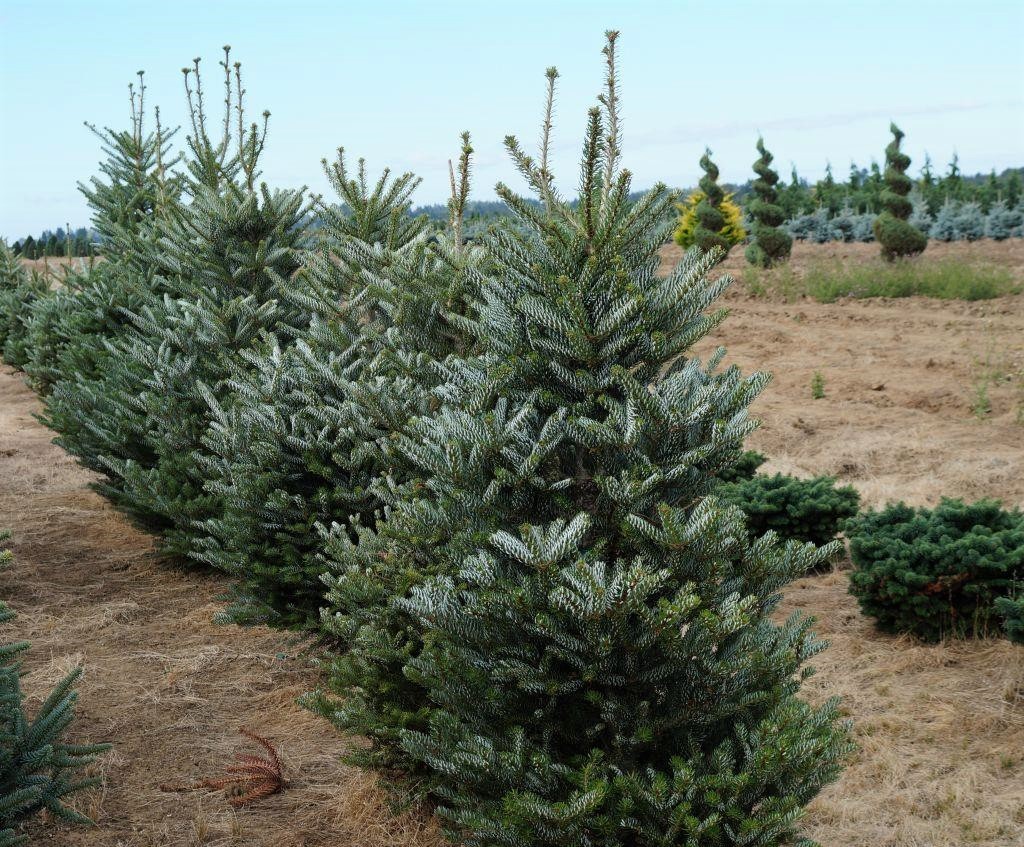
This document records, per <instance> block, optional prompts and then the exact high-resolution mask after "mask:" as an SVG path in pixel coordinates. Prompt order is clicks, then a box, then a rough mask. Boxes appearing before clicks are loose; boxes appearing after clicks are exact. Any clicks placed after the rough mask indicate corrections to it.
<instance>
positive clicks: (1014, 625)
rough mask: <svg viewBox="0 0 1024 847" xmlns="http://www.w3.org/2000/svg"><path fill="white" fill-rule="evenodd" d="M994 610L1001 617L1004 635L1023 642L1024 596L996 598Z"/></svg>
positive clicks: (1020, 642) (1018, 642) (1017, 641)
mask: <svg viewBox="0 0 1024 847" xmlns="http://www.w3.org/2000/svg"><path fill="white" fill-rule="evenodd" d="M995 606H996V612H997V614H999V616H1000V617H1002V619H1003V628H1004V629H1005V630H1006V637H1007V638H1009V639H1010V641H1013V642H1015V643H1016V644H1024V596H1020V597H1016V598H1014V597H998V598H996V603H995Z"/></svg>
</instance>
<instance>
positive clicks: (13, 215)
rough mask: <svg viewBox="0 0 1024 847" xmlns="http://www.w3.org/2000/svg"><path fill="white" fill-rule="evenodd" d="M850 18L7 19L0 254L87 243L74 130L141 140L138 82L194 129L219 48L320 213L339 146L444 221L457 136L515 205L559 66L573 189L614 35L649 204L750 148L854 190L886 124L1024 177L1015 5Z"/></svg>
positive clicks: (56, 15) (512, 13)
mask: <svg viewBox="0 0 1024 847" xmlns="http://www.w3.org/2000/svg"><path fill="white" fill-rule="evenodd" d="M851 5H852V4H838V3H809V2H803V0H800V1H799V2H797V1H796V0H792V1H791V2H782V3H779V4H773V5H772V6H771V7H770V8H768V7H766V6H762V5H761V4H755V3H750V2H734V3H732V4H730V5H729V12H728V14H727V15H722V14H721V13H720V12H719V11H717V10H718V9H720V8H721V7H720V6H717V5H715V4H711V3H697V4H688V6H689V8H687V9H682V8H680V4H675V3H668V2H653V0H649V1H648V2H635V3H631V4H628V5H627V4H624V3H610V2H586V3H584V2H561V3H548V4H542V3H537V2H521V3H519V4H517V6H516V8H515V9H514V10H509V9H507V8H504V7H502V8H499V7H497V6H480V5H479V4H469V3H456V2H434V3H431V4H430V6H429V7H428V6H425V5H423V4H417V3H412V2H405V1H404V0H399V1H397V2H395V1H393V2H392V3H390V4H389V6H388V10H389V12H390V14H389V15H388V16H387V17H386V18H385V16H384V15H383V14H381V12H380V11H374V10H373V9H367V8H365V7H363V6H362V5H360V6H358V7H355V6H353V7H346V6H345V5H344V4H338V3H327V2H312V1H311V0H296V2H293V3H290V4H288V5H287V6H286V7H282V6H281V4H279V3H261V2H247V3H240V2H234V0H229V2H221V3H217V4H203V3H200V2H196V0H182V2H179V3H177V4H176V5H175V6H174V7H173V8H174V10H175V14H174V17H173V18H170V17H168V18H167V19H166V20H165V19H163V18H157V17H155V16H154V15H152V13H148V14H147V12H149V10H150V9H153V10H155V9H158V8H160V9H165V8H167V7H165V6H161V7H157V6H156V5H155V4H138V3H133V4H129V3H124V2H94V3H92V4H91V5H90V6H88V7H84V6H81V5H78V4H73V3H70V2H66V0H56V2H51V3H48V4H46V10H47V14H46V15H45V16H42V15H40V14H39V13H38V11H37V10H38V8H39V7H38V5H35V4H31V3H29V2H24V0H3V2H2V3H0V33H2V35H0V39H2V45H0V46H2V48H3V49H2V53H0V55H2V58H0V88H2V93H0V97H2V101H0V103H2V109H3V111H2V114H3V115H4V116H5V119H4V122H3V128H2V129H0V161H2V162H3V163H4V167H3V168H2V169H0V235H2V236H4V237H7V238H9V239H14V238H20V237H23V236H25V235H28V234H30V233H31V234H38V233H39V231H41V230H42V229H47V228H48V229H56V228H57V227H58V226H63V225H64V224H65V223H66V222H69V223H70V224H71V225H72V227H78V226H84V225H87V224H88V218H89V215H88V210H87V207H86V205H85V202H84V200H83V198H82V197H81V195H80V194H79V193H78V191H77V188H76V183H77V182H78V181H85V180H86V179H88V178H89V177H90V176H91V175H94V174H96V173H97V163H98V162H99V160H100V156H101V153H100V148H99V143H98V141H97V139H96V138H95V137H94V136H93V135H92V134H91V133H90V132H89V130H88V129H86V128H85V127H84V126H83V123H82V122H83V121H85V120H88V121H90V122H93V123H96V124H98V125H101V126H103V125H106V126H111V127H114V128H123V127H126V126H127V123H128V99H127V84H128V82H130V81H133V80H134V75H135V72H136V71H137V70H139V69H145V70H146V72H147V73H146V81H147V87H148V91H147V101H148V103H149V104H150V105H157V104H159V105H160V106H161V113H162V115H163V119H164V122H165V123H167V124H171V125H175V124H180V123H182V122H183V120H184V118H185V109H184V93H183V88H182V82H181V71H180V68H181V67H183V66H184V65H187V64H190V62H191V59H192V57H193V56H196V55H200V56H202V57H203V64H204V69H205V73H206V74H207V79H208V81H209V83H210V84H212V83H213V82H214V81H215V79H216V74H217V73H218V72H219V68H218V67H217V64H216V63H217V61H218V60H219V59H220V58H221V52H220V46H221V45H222V44H224V43H229V44H231V45H232V46H233V51H232V58H233V59H238V60H239V61H241V62H242V65H243V73H244V74H245V75H246V78H245V85H246V89H247V92H248V93H247V104H248V105H249V107H250V108H251V114H252V115H258V114H259V113H260V112H261V111H262V110H263V109H264V108H267V109H269V110H270V111H271V113H272V117H271V122H270V135H269V140H268V145H267V151H266V155H265V158H264V162H263V178H264V179H265V180H266V181H267V182H268V184H270V185H271V186H281V187H294V186H299V185H307V186H308V187H309V188H310V190H312V191H315V192H323V193H325V194H326V195H327V196H328V197H330V196H331V192H330V188H329V186H328V184H327V181H326V179H325V178H324V176H323V174H322V172H321V170H320V164H319V160H320V159H321V158H322V157H328V158H332V157H333V155H334V150H335V148H336V147H337V146H339V145H344V146H345V148H346V150H347V151H348V153H349V155H350V156H351V157H352V158H353V159H355V158H358V157H360V156H362V157H365V158H366V159H367V165H368V168H369V171H370V173H371V174H376V173H378V172H379V171H380V170H381V169H382V168H383V167H385V166H387V167H390V168H392V170H395V171H404V170H412V171H414V172H416V173H417V174H418V175H419V176H421V177H422V178H423V184H422V186H421V187H420V189H419V191H418V192H417V194H416V197H415V202H416V203H417V204H424V205H425V204H431V203H439V202H444V200H445V198H446V195H447V183H448V175H447V161H448V159H449V158H450V157H454V156H455V155H456V154H457V150H458V135H459V133H460V132H461V131H462V130H464V129H468V130H469V131H470V132H471V133H472V134H473V143H474V147H475V149H476V151H477V152H476V156H475V158H474V161H475V169H474V170H475V179H474V191H473V198H474V199H479V200H488V199H491V198H492V197H493V185H494V183H495V182H496V181H498V180H504V181H507V182H509V183H510V184H512V185H513V187H516V188H521V187H523V186H522V181H521V179H519V178H518V176H517V175H516V173H515V171H514V169H513V168H512V166H511V165H510V163H509V162H508V160H507V158H506V156H505V154H504V150H503V148H502V139H503V138H504V136H505V135H506V134H509V133H512V134H515V135H517V136H518V137H519V139H520V141H521V142H522V143H523V145H524V146H526V147H527V148H528V149H531V150H532V148H533V147H534V146H535V144H536V139H537V136H538V134H539V125H540V118H541V115H540V110H541V107H542V98H543V87H544V78H543V75H544V69H545V68H546V67H547V66H549V65H552V64H553V65H556V66H557V67H558V68H559V71H560V74H561V79H560V86H559V104H558V111H557V116H556V127H555V145H554V170H555V173H556V176H557V178H558V181H559V183H560V184H561V185H562V187H563V188H565V190H567V191H571V190H572V189H573V188H574V187H575V184H576V168H577V162H576V159H577V152H578V147H579V143H580V138H581V133H582V128H583V124H584V120H585V116H586V109H587V108H588V107H589V106H590V105H591V104H592V103H593V100H594V97H595V96H596V94H597V93H598V92H599V90H600V87H601V82H602V72H603V65H602V56H601V54H600V50H601V47H602V45H603V32H604V30H605V29H608V28H615V29H619V30H621V32H622V36H621V39H620V42H619V43H620V48H621V49H620V76H621V94H622V98H623V104H624V106H623V111H624V116H625V121H624V152H625V155H624V162H625V164H626V165H627V166H628V167H630V169H631V170H632V171H633V173H634V185H635V187H636V188H645V187H648V186H650V185H652V184H654V183H655V182H657V181H659V180H660V181H664V182H666V183H668V184H670V185H673V186H687V185H692V184H694V183H695V182H696V180H697V178H698V177H699V175H700V170H699V167H698V165H697V161H698V159H699V158H700V154H701V152H702V151H703V149H704V147H705V145H707V146H710V147H711V148H712V149H713V151H714V156H715V161H716V162H717V163H718V165H719V167H720V169H721V178H722V180H723V181H727V182H735V183H743V182H745V181H747V179H749V178H750V176H751V171H750V165H751V163H752V162H753V160H754V159H755V158H756V153H755V151H754V142H755V140H756V138H757V135H758V133H759V132H760V133H763V134H764V136H765V141H766V144H767V146H768V147H769V149H771V150H772V151H773V153H775V156H776V164H777V166H778V169H779V170H780V172H782V173H783V174H784V175H786V176H788V173H789V170H790V167H791V164H795V165H796V166H797V169H798V171H799V172H800V174H801V176H803V177H805V178H807V179H809V180H811V181H814V180H816V179H818V178H819V177H820V176H821V175H822V174H823V173H824V170H825V166H826V163H827V162H831V164H832V167H833V172H834V174H835V176H836V178H837V179H844V178H845V176H846V174H847V172H848V169H849V166H850V163H851V161H853V162H856V163H857V164H858V165H860V166H865V167H866V166H867V165H868V164H869V163H870V161H871V160H872V159H873V158H874V159H876V160H881V158H882V155H883V153H882V151H883V149H884V146H885V144H886V143H888V140H889V134H888V126H889V121H890V120H895V121H896V122H897V123H899V124H900V126H901V127H902V128H903V129H904V131H905V132H906V133H907V138H906V142H905V145H906V149H907V152H908V153H909V154H910V155H911V157H912V158H913V160H914V162H913V165H912V167H911V172H912V173H914V174H916V173H917V172H918V170H919V168H920V166H921V164H922V163H923V161H924V155H925V152H927V153H929V154H930V155H931V158H932V161H933V164H934V166H935V168H936V170H938V171H940V172H941V171H944V170H945V169H946V166H947V163H948V162H949V160H950V158H951V156H952V154H953V152H954V150H955V151H956V152H957V153H958V155H959V159H960V167H961V170H962V171H963V172H964V173H965V174H972V173H976V172H987V171H989V170H990V169H992V168H995V169H996V170H997V171H1001V170H1003V169H1004V168H1006V167H1012V166H1019V165H1022V164H1024V96H1022V81H1024V51H1022V50H1021V49H1020V46H1021V45H1020V32H1021V31H1022V29H1024V26H1022V25H1024V4H1020V3H1010V2H996V0H987V2H977V3H975V4H972V6H971V8H970V10H969V11H968V12H965V11H963V6H962V4H956V3H947V2H942V3H923V2H904V3H899V4H886V3H882V2H877V0H871V2H864V3H860V4H857V5H856V6H855V7H851ZM140 7H141V8H140ZM620 7H621V8H620ZM378 9H379V7H378ZM797 33H799V37H797ZM791 42H792V43H791ZM211 90H212V89H211ZM210 99H211V108H212V107H213V106H214V104H215V103H216V100H217V98H216V97H211V98H210ZM179 140H181V139H180V138H179Z"/></svg>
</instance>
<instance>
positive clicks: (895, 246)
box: [875, 124, 928, 260]
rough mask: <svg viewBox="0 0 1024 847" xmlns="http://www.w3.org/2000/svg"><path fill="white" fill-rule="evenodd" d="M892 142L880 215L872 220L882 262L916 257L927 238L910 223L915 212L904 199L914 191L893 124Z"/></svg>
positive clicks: (907, 160) (887, 151) (899, 135)
mask: <svg viewBox="0 0 1024 847" xmlns="http://www.w3.org/2000/svg"><path fill="white" fill-rule="evenodd" d="M889 129H890V131H891V132H892V135H893V139H892V142H891V143H890V144H889V146H888V147H886V148H885V189H884V190H883V191H882V206H883V211H882V213H881V214H880V215H879V216H878V217H877V218H876V219H875V238H877V239H878V243H879V244H881V245H882V256H883V258H885V259H889V260H892V259H899V258H902V257H904V256H916V255H917V254H918V253H921V252H923V251H924V248H925V247H927V246H928V237H927V236H926V235H925V234H924V233H922V232H921V231H920V230H919V229H916V228H915V227H914V226H912V225H911V224H910V222H909V220H908V219H909V218H910V215H911V213H912V212H913V211H914V207H913V204H912V203H911V202H910V200H909V199H907V195H908V194H909V193H910V191H911V189H912V188H913V187H914V182H913V180H912V179H911V178H910V177H908V176H907V174H906V170H907V168H909V167H910V157H909V156H908V155H907V154H906V153H904V152H902V151H901V150H900V142H901V141H902V140H903V132H902V130H900V128H899V127H898V126H896V124H891V125H890V127H889Z"/></svg>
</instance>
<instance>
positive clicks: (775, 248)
mask: <svg viewBox="0 0 1024 847" xmlns="http://www.w3.org/2000/svg"><path fill="white" fill-rule="evenodd" d="M757 152H758V153H760V154H761V155H760V158H759V159H758V160H757V161H756V162H754V172H755V173H756V174H757V179H755V180H754V194H755V195H756V196H755V197H754V199H753V200H751V201H750V202H749V203H748V204H747V213H748V214H749V215H750V217H751V218H753V219H754V228H753V235H754V240H753V241H752V242H751V243H750V245H749V246H748V247H747V251H746V256H747V261H748V262H750V264H752V265H757V266H758V267H762V268H768V267H771V266H772V265H776V264H778V263H779V262H784V261H785V260H786V259H788V258H789V253H790V251H791V250H792V249H793V238H792V236H791V235H790V234H789V233H788V232H786V231H785V230H784V229H782V224H783V223H784V222H785V220H786V213H785V211H784V210H783V208H782V207H781V206H779V205H778V199H779V192H778V189H776V187H775V186H776V185H777V183H778V181H779V175H778V173H777V172H776V171H774V170H773V169H772V167H771V163H772V158H773V157H772V154H771V153H769V152H768V151H767V150H766V149H765V146H764V139H762V138H759V139H757ZM851 233H852V230H851Z"/></svg>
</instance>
